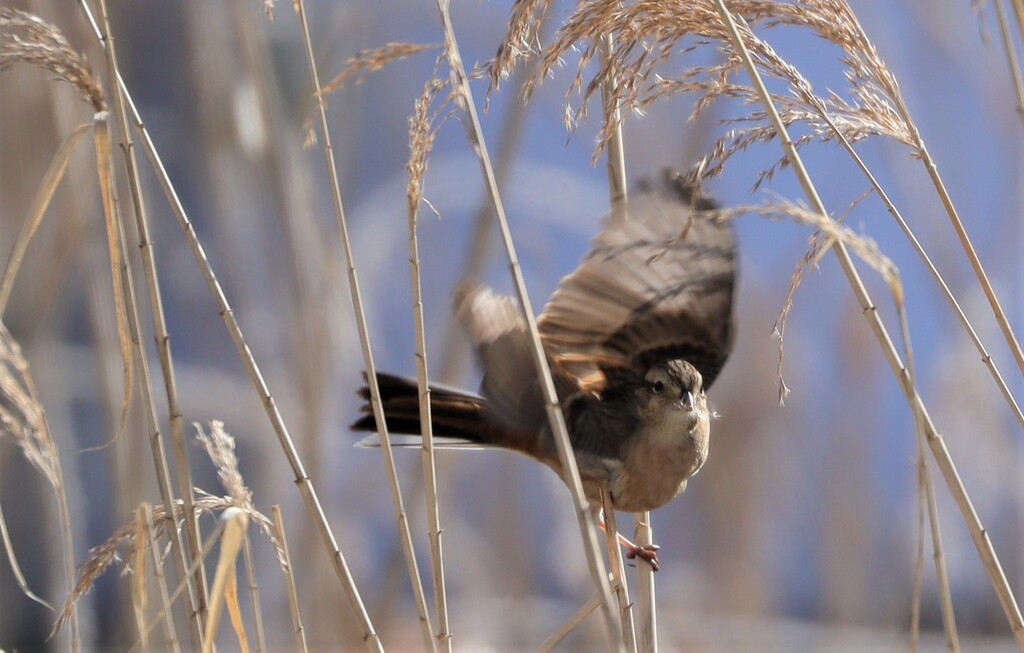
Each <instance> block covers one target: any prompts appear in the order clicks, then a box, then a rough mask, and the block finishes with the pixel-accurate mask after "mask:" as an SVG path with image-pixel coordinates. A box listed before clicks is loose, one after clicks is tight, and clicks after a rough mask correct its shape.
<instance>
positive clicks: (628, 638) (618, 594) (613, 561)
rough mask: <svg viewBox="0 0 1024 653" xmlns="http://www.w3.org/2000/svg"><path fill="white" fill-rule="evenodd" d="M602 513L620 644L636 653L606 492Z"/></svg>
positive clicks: (616, 534) (612, 512) (612, 513)
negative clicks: (620, 631) (620, 634)
mask: <svg viewBox="0 0 1024 653" xmlns="http://www.w3.org/2000/svg"><path fill="white" fill-rule="evenodd" d="M601 504H602V512H603V513H604V535H605V544H606V545H607V547H608V563H609V565H610V566H611V569H612V589H613V590H614V591H615V598H616V599H617V600H618V602H619V619H620V623H621V626H622V643H623V644H624V645H625V647H626V651H628V652H630V653H636V651H637V648H636V625H635V623H634V618H633V604H632V603H631V602H630V600H629V584H628V583H627V582H626V569H625V565H624V564H623V561H622V546H621V545H620V544H619V526H618V524H617V523H616V519H615V508H613V507H612V502H611V500H610V499H609V497H608V493H607V492H601Z"/></svg>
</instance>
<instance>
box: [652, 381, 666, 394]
mask: <svg viewBox="0 0 1024 653" xmlns="http://www.w3.org/2000/svg"><path fill="white" fill-rule="evenodd" d="M651 392H653V393H654V394H656V395H660V394H661V393H662V392H665V384H664V383H662V382H661V381H655V382H654V383H652V384H651Z"/></svg>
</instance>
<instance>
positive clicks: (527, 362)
mask: <svg viewBox="0 0 1024 653" xmlns="http://www.w3.org/2000/svg"><path fill="white" fill-rule="evenodd" d="M713 208H714V206H713V205H712V204H711V202H709V201H708V200H706V199H704V198H703V197H701V196H700V195H698V194H697V193H696V192H695V191H694V190H693V188H691V187H690V186H688V185H686V184H685V183H684V182H683V181H682V180H681V179H680V177H679V176H678V175H677V174H674V173H671V172H666V173H665V174H663V176H662V178H661V179H660V180H658V182H657V183H654V184H651V183H641V185H640V187H639V188H638V190H637V192H634V193H633V194H631V195H630V198H629V203H628V206H627V208H626V210H625V211H624V213H621V214H615V213H613V214H612V215H610V216H609V217H608V218H607V219H606V222H605V225H604V227H603V229H602V231H601V232H600V233H599V234H598V235H597V237H596V238H595V239H594V242H593V243H592V246H591V249H590V252H589V253H588V254H587V255H586V257H585V258H584V259H583V262H582V263H581V264H580V266H579V267H578V268H577V269H576V271H575V272H573V273H572V274H570V275H569V276H567V277H565V278H564V279H562V282H561V284H560V285H559V287H558V289H557V290H556V291H555V294H554V295H553V296H552V297H551V300H550V301H549V302H548V304H547V306H546V307H545V309H544V313H543V314H542V315H541V316H540V318H539V319H538V327H539V329H540V334H541V340H542V342H543V344H544V349H545V353H546V354H547V357H548V361H549V363H550V365H551V370H552V375H553V378H554V381H555V387H556V390H557V392H558V397H559V400H560V401H561V405H562V410H563V412H564V413H565V421H566V425H567V427H568V430H569V436H570V439H571V441H572V446H573V451H574V452H575V455H576V462H577V465H578V466H579V471H580V477H581V479H582V481H583V488H584V491H585V492H586V495H587V497H588V498H589V499H590V501H591V502H592V503H593V504H594V505H595V506H598V507H599V506H600V503H601V499H600V496H601V491H602V490H603V491H605V492H607V494H608V497H609V499H610V500H611V505H612V506H613V507H614V508H615V509H617V510H625V511H630V512H639V511H644V510H653V509H654V508H658V507H660V506H663V505H665V504H666V503H668V502H669V501H670V500H671V499H672V498H674V497H675V496H676V495H678V494H679V493H680V492H682V491H683V490H684V489H685V487H686V481H687V479H688V478H689V477H690V476H692V475H693V474H695V473H696V472H697V470H699V469H700V467H701V465H703V464H704V461H705V459H706V458H707V455H708V436H709V431H710V417H711V415H710V412H709V410H708V406H707V400H706V398H705V391H706V390H707V389H708V388H710V387H711V384H712V383H714V381H715V379H716V378H717V376H718V373H719V371H720V370H721V369H722V366H723V365H724V363H725V361H726V358H727V357H728V354H729V351H730V348H731V344H732V339H733V320H732V304H733V287H734V284H735V277H736V251H735V241H734V237H733V233H732V228H731V226H730V225H729V223H727V222H724V221H716V220H713V219H711V218H710V217H708V216H707V215H705V214H702V213H701V212H700V211H707V210H710V209H713ZM694 209H696V211H695V210H694ZM455 304H456V310H457V311H458V315H459V317H460V318H461V320H462V322H463V323H464V325H465V326H466V328H467V330H468V332H469V334H470V336H471V337H472V339H473V341H474V343H475V344H476V346H477V347H478V350H479V355H480V359H481V362H482V363H483V368H484V377H483V384H482V393H481V394H482V396H477V395H473V394H470V393H467V392H463V391H460V390H454V389H449V388H443V387H435V386H431V391H430V402H431V403H430V407H431V415H432V422H433V429H434V434H435V435H437V436H447V437H453V438H458V439H460V440H462V441H464V442H465V441H468V442H472V443H475V444H479V445H486V446H497V447H503V448H506V449H512V450H515V451H518V452H520V453H524V454H526V455H528V456H531V457H532V458H535V459H537V460H539V461H540V462H542V463H544V464H546V465H548V466H549V467H551V468H552V469H554V470H555V471H556V472H559V474H560V473H561V465H560V463H559V460H558V453H557V450H556V448H555V442H554V438H553V436H552V433H551V430H550V427H549V424H548V419H547V414H546V412H545V410H544V399H543V395H542V391H541V387H540V383H539V381H538V374H537V370H536V368H535V365H534V360H533V356H532V354H531V351H532V350H531V345H530V340H529V336H528V333H527V327H526V321H525V320H524V319H523V317H522V316H521V314H520V312H519V308H518V304H517V302H516V301H515V299H513V298H511V297H506V296H499V295H496V294H495V293H493V292H492V291H491V290H489V289H487V288H483V287H475V288H471V289H463V290H461V291H460V292H459V293H458V294H457V296H456V301H455ZM377 381H378V383H379V384H380V391H381V399H382V401H383V406H384V413H385V415H386V419H387V422H388V429H389V431H390V432H394V433H405V434H413V435H419V433H420V421H419V399H418V394H417V387H416V382H415V381H412V380H407V379H404V378H401V377H396V376H392V375H388V374H378V375H377ZM360 392H361V396H362V397H363V398H364V399H366V400H369V390H368V389H367V388H365V387H364V388H363V389H362V390H361V391H360ZM362 410H363V412H364V413H367V414H366V415H364V416H363V417H362V418H361V419H360V420H358V421H357V422H356V423H355V424H353V425H352V427H353V428H354V429H356V430H361V431H375V430H377V425H376V422H375V420H374V417H373V414H372V412H371V408H370V406H369V403H367V404H365V405H364V406H363V407H362ZM631 552H632V553H633V554H640V555H642V556H643V557H648V555H654V554H653V551H650V550H649V551H646V552H645V551H637V550H632V551H631ZM654 557H655V559H656V555H654Z"/></svg>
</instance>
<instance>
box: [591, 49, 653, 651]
mask: <svg viewBox="0 0 1024 653" xmlns="http://www.w3.org/2000/svg"><path fill="white" fill-rule="evenodd" d="M600 54H601V68H602V75H603V76H604V81H603V82H602V83H601V98H602V100H603V102H602V110H603V112H604V118H605V123H606V124H607V128H608V129H609V130H610V132H611V133H610V137H609V139H608V147H607V150H606V156H607V157H608V161H607V169H608V195H609V203H610V205H611V211H612V213H613V214H615V215H619V216H621V218H622V219H626V220H628V219H629V209H628V206H629V194H628V193H629V190H628V189H629V184H628V182H627V180H626V146H625V140H624V139H623V137H622V111H621V108H620V107H619V102H618V100H616V99H615V98H616V97H617V96H618V93H617V89H616V88H615V87H616V85H617V84H618V77H617V74H616V71H615V68H614V64H615V56H614V54H615V37H614V36H613V35H611V34H608V35H606V36H604V37H602V38H601V41H600ZM609 511H612V512H614V511H613V510H612V508H611V505H610V504H608V505H605V520H606V522H607V519H608V513H609ZM634 521H635V523H636V536H637V538H638V540H640V541H639V542H638V544H640V545H643V544H651V539H652V537H653V533H652V532H651V527H650V523H651V513H650V512H648V511H645V512H640V513H636V514H635V515H634ZM613 531H614V533H616V534H617V533H618V530H617V528H613ZM614 555H615V559H614V560H613V564H616V563H617V564H618V568H619V570H620V571H624V569H623V567H622V549H621V548H620V547H619V545H618V542H615V552H614ZM636 569H637V580H638V585H639V586H638V588H637V605H638V608H639V614H638V615H634V614H633V611H632V609H630V614H629V624H628V626H629V628H630V629H631V630H632V633H633V634H632V639H633V642H632V648H633V649H634V650H639V651H655V650H656V649H657V641H656V638H653V637H652V634H653V633H657V624H656V623H655V622H654V619H655V618H656V611H655V605H656V602H655V594H654V568H653V567H652V566H651V565H649V564H647V563H645V562H642V561H641V560H640V559H639V558H638V559H637V564H636ZM621 578H622V583H623V590H625V576H624V575H623V576H622V577H621ZM626 599H627V602H628V593H627V594H626ZM630 607H631V608H632V606H630ZM636 619H639V621H640V633H641V635H640V640H639V641H637V639H636V625H635V620H636ZM623 627H624V628H625V627H626V624H625V623H624V624H623ZM626 646H627V648H629V647H630V642H629V641H627V642H626Z"/></svg>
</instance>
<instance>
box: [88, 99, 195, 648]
mask: <svg viewBox="0 0 1024 653" xmlns="http://www.w3.org/2000/svg"><path fill="white" fill-rule="evenodd" d="M108 118H109V114H107V112H102V113H99V114H96V120H95V125H94V135H95V139H96V142H97V168H98V170H99V174H100V193H101V195H102V197H103V204H104V212H105V213H106V214H107V217H106V220H107V221H108V224H109V225H110V226H108V234H107V237H108V239H110V241H111V242H110V245H109V246H110V250H111V252H112V253H115V252H116V253H117V254H118V256H119V258H120V260H119V261H117V262H116V265H118V266H119V267H120V275H119V276H120V279H119V282H120V286H121V287H120V288H116V289H115V292H116V293H123V297H124V298H125V304H126V307H125V319H126V322H127V327H128V334H129V339H130V341H131V351H132V356H133V357H134V359H135V367H136V369H137V370H138V371H139V387H140V389H141V391H142V395H143V400H144V401H143V407H144V411H143V412H144V413H145V415H146V426H147V428H148V430H149V443H150V449H151V451H152V454H153V466H154V468H155V471H156V478H157V487H158V488H159V490H160V498H161V499H162V501H163V503H164V509H165V510H166V511H167V512H166V514H167V515H170V516H171V517H170V519H173V515H174V514H175V513H174V489H173V488H172V487H171V480H170V470H169V468H168V465H167V453H166V449H165V447H164V440H163V435H162V433H161V432H160V422H159V420H158V418H157V410H156V400H155V399H154V397H153V384H152V380H151V379H150V375H149V360H148V357H147V356H146V352H145V348H144V347H143V346H142V335H141V323H140V317H139V303H138V298H137V297H136V295H135V283H134V281H133V279H132V273H131V266H130V265H129V264H128V263H129V260H128V243H127V239H126V238H125V234H124V222H123V218H122V217H121V212H120V210H119V206H120V203H119V201H118V197H117V186H116V184H115V183H114V175H113V163H114V162H113V159H112V156H111V152H110V133H109V128H108V124H107V120H108ZM168 531H169V532H168V539H170V541H171V547H172V549H173V551H174V561H175V563H176V564H177V566H178V573H179V574H180V575H181V578H182V582H183V583H184V586H185V589H186V592H185V595H186V607H187V610H188V614H189V619H190V622H191V626H192V628H191V633H192V644H193V647H194V648H198V649H202V642H203V629H202V624H201V621H200V616H199V611H198V605H199V604H198V599H197V598H196V595H195V586H194V585H193V583H192V578H191V573H192V571H190V570H189V559H188V555H187V554H186V551H185V545H184V544H183V542H182V539H181V534H180V533H179V532H178V530H177V529H175V528H169V529H168Z"/></svg>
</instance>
